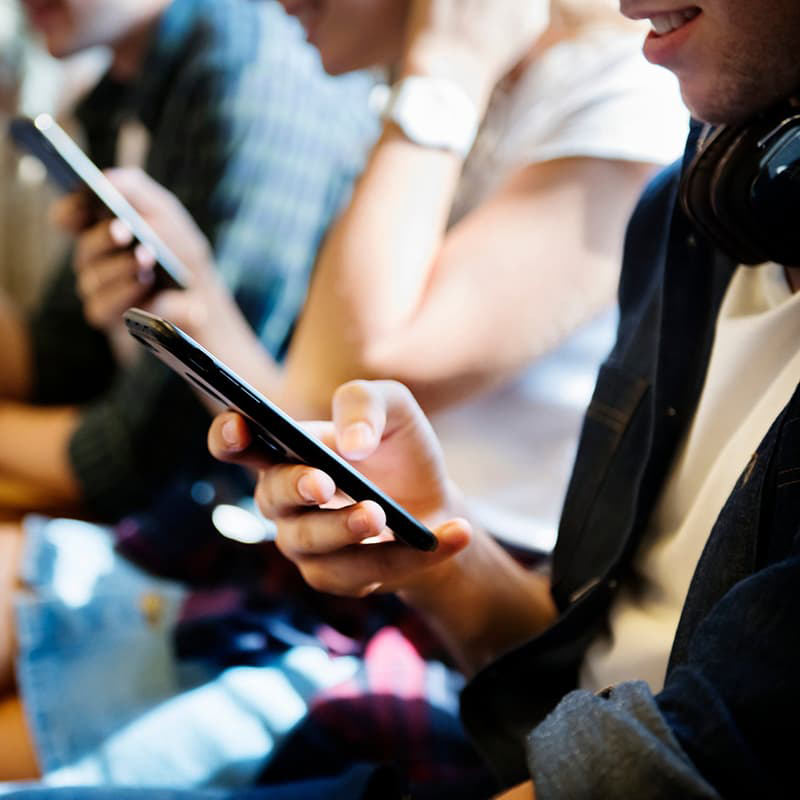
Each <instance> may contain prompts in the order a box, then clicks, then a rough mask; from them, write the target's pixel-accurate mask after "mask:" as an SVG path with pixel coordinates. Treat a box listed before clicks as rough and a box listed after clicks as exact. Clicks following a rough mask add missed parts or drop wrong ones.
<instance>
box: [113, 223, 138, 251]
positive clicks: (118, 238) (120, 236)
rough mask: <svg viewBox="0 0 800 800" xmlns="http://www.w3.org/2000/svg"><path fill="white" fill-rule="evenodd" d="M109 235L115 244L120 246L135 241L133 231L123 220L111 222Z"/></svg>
mask: <svg viewBox="0 0 800 800" xmlns="http://www.w3.org/2000/svg"><path fill="white" fill-rule="evenodd" d="M109 233H110V234H111V238H112V239H113V240H114V242H115V244H118V245H120V246H124V245H126V244H130V243H131V242H132V241H133V234H132V233H131V229H130V228H129V227H128V226H127V225H126V224H125V223H124V222H123V221H122V220H121V219H113V220H111V225H110V227H109Z"/></svg>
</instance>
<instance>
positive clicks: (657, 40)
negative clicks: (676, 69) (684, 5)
mask: <svg viewBox="0 0 800 800" xmlns="http://www.w3.org/2000/svg"><path fill="white" fill-rule="evenodd" d="M700 17H702V14H698V15H697V16H696V17H693V18H692V19H690V20H689V21H688V22H687V23H686V24H685V25H682V26H681V27H680V28H676V29H675V30H674V31H672V32H671V33H665V34H663V35H661V36H659V35H658V34H657V33H655V32H654V31H650V33H649V34H648V35H647V38H646V39H645V40H644V48H643V52H644V56H645V58H646V59H647V60H648V61H649V62H650V63H652V64H657V65H658V66H660V67H670V66H672V65H674V64H675V62H676V61H677V59H678V57H679V55H680V50H681V48H683V46H684V45H685V44H686V42H687V40H688V39H689V37H690V36H691V35H692V31H693V30H694V27H695V26H696V24H697V22H698V20H699V19H700Z"/></svg>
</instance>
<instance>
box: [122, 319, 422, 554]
mask: <svg viewBox="0 0 800 800" xmlns="http://www.w3.org/2000/svg"><path fill="white" fill-rule="evenodd" d="M124 319H125V324H126V325H127V327H128V331H129V332H130V334H131V335H132V336H133V337H134V338H135V339H136V340H138V341H139V342H140V343H141V344H142V345H144V347H146V348H147V349H148V350H150V352H152V353H153V354H154V355H155V356H156V357H157V358H159V359H160V360H161V361H163V362H164V363H165V364H166V365H167V366H169V367H170V368H171V369H173V370H174V371H175V372H177V373H178V374H179V375H180V376H181V377H182V378H183V379H184V380H186V381H188V382H189V383H190V384H191V385H192V386H194V387H195V388H197V389H200V391H202V392H204V393H205V394H206V395H207V396H209V397H211V398H213V399H214V400H216V401H217V402H219V403H220V404H221V405H222V406H224V407H226V408H230V409H232V410H234V411H237V412H239V413H240V414H241V415H242V416H243V417H245V418H246V419H247V420H248V423H249V425H250V428H251V431H252V433H253V436H254V438H255V440H256V443H257V445H258V446H259V447H261V448H262V449H264V450H266V451H267V452H268V453H269V454H270V455H271V456H272V457H274V458H275V459H276V460H279V461H292V462H296V463H301V464H308V465H309V466H312V467H316V468H318V469H321V470H322V471H323V472H326V473H327V474H328V475H330V476H331V478H332V479H333V481H334V482H335V484H336V486H337V487H338V488H339V489H340V490H341V491H343V492H345V493H346V494H347V495H349V496H350V497H351V498H352V499H353V500H355V501H362V500H374V501H375V502H376V503H378V504H379V505H380V506H381V508H383V510H384V512H385V514H386V523H387V525H388V527H389V528H390V529H391V530H392V532H393V534H394V535H395V537H396V538H397V539H399V540H400V541H402V542H405V543H406V544H408V545H411V547H416V548H417V549H419V550H435V549H436V545H437V540H436V537H435V536H434V535H433V533H432V532H431V531H430V530H428V528H426V527H425V526H424V525H422V524H421V523H420V522H418V521H417V520H416V519H414V517H412V516H411V515H410V514H409V513H408V512H407V511H406V510H405V509H403V508H402V507H401V506H399V505H398V504H397V503H395V501H394V500H392V499H391V498H390V497H389V496H388V495H387V494H385V493H384V492H383V491H381V490H380V489H379V488H378V487H377V486H375V484H373V483H372V482H371V481H369V480H368V479H367V478H365V477H364V476H363V475H362V474H361V473H360V472H358V471H357V470H356V469H355V468H354V467H353V466H351V465H350V464H349V463H348V462H347V461H345V460H344V459H343V458H341V456H339V455H338V454H337V453H334V452H333V450H331V449H330V448H328V447H326V446H325V445H324V444H323V443H322V442H320V441H319V440H318V439H315V438H314V437H313V436H311V435H309V434H308V433H306V431H304V430H303V428H301V427H300V426H299V425H298V424H297V423H296V422H295V421H294V420H293V419H291V417H289V416H288V415H287V414H285V413H284V412H283V411H281V410H280V409H279V408H278V407H277V406H276V405H275V404H274V403H272V402H271V401H270V400H268V399H267V398H266V397H264V395H262V394H261V393H260V392H258V391H256V390H255V389H254V388H253V387H252V386H249V385H248V384H247V383H245V381H243V380H242V379H241V378H240V377H239V376H238V375H236V374H235V373H234V372H232V371H231V370H230V369H228V368H227V367H226V366H225V365H224V364H222V363H221V362H220V361H218V360H217V359H216V358H214V356H212V355H211V354H210V353H209V352H208V351H207V350H205V349H204V348H203V347H201V346H200V345H199V344H197V342H195V341H194V340H193V339H191V338H190V337H189V336H187V335H186V334H185V333H184V332H183V331H182V330H180V328H178V327H177V326H175V325H173V324H172V323H170V322H167V321H166V320H164V319H161V318H160V317H156V316H154V315H153V314H149V313H147V312H146V311H141V310H140V309H137V308H132V309H128V311H126V312H125V314H124Z"/></svg>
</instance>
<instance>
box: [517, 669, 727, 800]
mask: <svg viewBox="0 0 800 800" xmlns="http://www.w3.org/2000/svg"><path fill="white" fill-rule="evenodd" d="M527 749H528V766H529V768H530V770H531V774H532V775H533V776H534V783H535V786H536V797H537V798H539V800H553V799H554V798H570V799H571V800H579V799H580V798H590V797H603V798H605V799H606V800H616V798H620V800H622V798H626V799H627V798H631V797H648V798H651V800H659V798H664V800H670V799H671V798H675V797H681V798H687V799H688V798H698V800H699V798H703V800H707V799H708V798H719V795H718V794H717V792H716V791H715V789H714V788H713V787H712V786H710V785H709V784H708V783H707V782H706V780H705V779H704V778H703V776H702V775H701V774H700V773H699V772H698V771H697V769H696V768H695V767H694V765H693V764H692V762H691V761H690V759H689V758H688V757H687V755H686V754H685V753H684V752H683V750H682V749H681V746H680V744H679V742H678V741H677V739H676V738H675V736H674V735H673V733H672V731H671V730H670V728H669V726H668V725H667V723H666V721H665V719H664V717H663V716H662V715H661V713H660V711H659V708H658V705H657V703H656V701H655V698H654V697H653V695H652V694H651V693H650V690H649V688H648V686H647V684H646V683H643V682H641V681H637V682H632V683H622V684H619V685H618V686H616V687H614V688H612V689H608V690H606V691H604V692H601V693H600V694H599V695H595V694H592V693H591V692H588V691H585V690H579V691H575V692H571V693H570V694H568V695H567V696H566V697H565V698H564V699H563V700H562V701H561V703H560V704H559V705H558V706H557V707H556V708H555V710H554V711H553V712H552V713H551V714H550V715H549V716H548V717H547V718H546V719H545V720H544V722H542V723H541V725H539V726H538V727H537V728H536V729H535V730H534V731H533V733H531V735H530V736H529V737H528V748H527Z"/></svg>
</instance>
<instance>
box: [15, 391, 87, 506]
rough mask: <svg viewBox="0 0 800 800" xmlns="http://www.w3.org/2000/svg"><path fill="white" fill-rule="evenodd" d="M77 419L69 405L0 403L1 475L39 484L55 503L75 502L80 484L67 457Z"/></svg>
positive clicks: (77, 413) (77, 416)
mask: <svg viewBox="0 0 800 800" xmlns="http://www.w3.org/2000/svg"><path fill="white" fill-rule="evenodd" d="M78 419H79V411H78V409H76V408H72V407H59V408H37V407H34V406H26V405H20V404H16V403H5V404H2V405H0V475H1V476H3V477H6V478H11V479H14V480H18V481H21V482H25V483H28V484H30V485H31V486H35V487H40V488H41V489H42V492H43V497H50V498H52V501H53V503H54V504H76V503H78V502H79V501H80V496H81V492H80V487H79V486H78V483H77V481H76V479H75V475H74V473H73V470H72V465H71V464H70V460H69V441H70V439H71V437H72V434H73V432H74V431H75V428H76V427H77V424H78Z"/></svg>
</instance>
